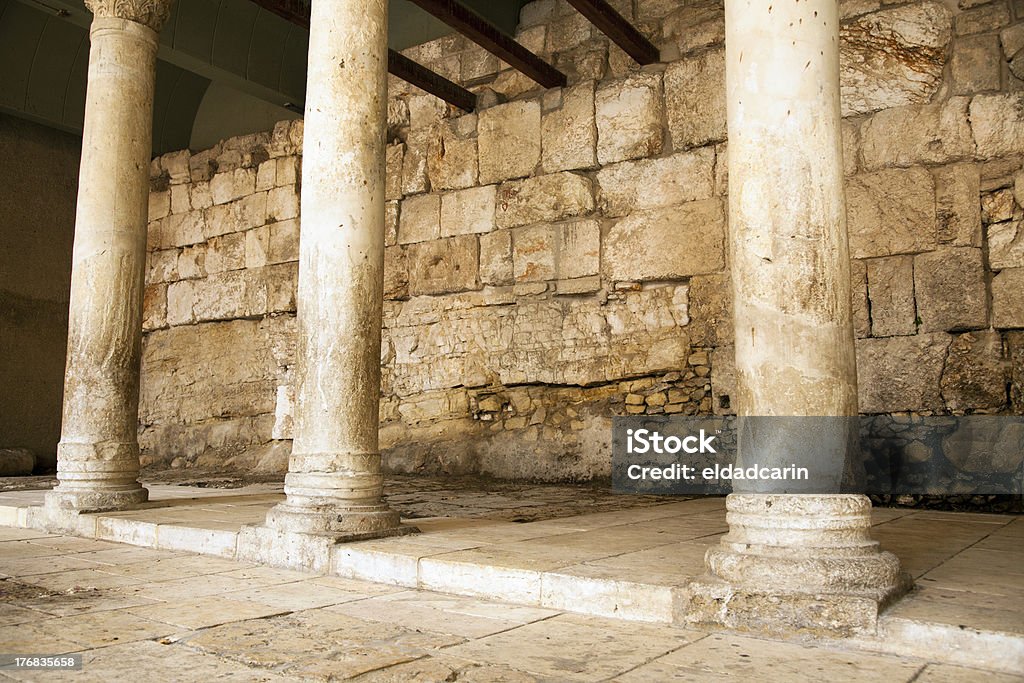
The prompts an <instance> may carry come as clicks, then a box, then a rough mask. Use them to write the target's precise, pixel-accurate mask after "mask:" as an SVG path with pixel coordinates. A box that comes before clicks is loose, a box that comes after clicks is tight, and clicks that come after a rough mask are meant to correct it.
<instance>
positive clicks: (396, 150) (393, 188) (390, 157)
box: [384, 143, 405, 201]
mask: <svg viewBox="0 0 1024 683" xmlns="http://www.w3.org/2000/svg"><path fill="white" fill-rule="evenodd" d="M386 160H387V161H386V169H387V170H386V173H387V182H386V185H385V189H384V196H385V198H386V199H387V200H388V201H391V200H396V199H401V198H402V165H403V163H404V162H405V145H403V144H402V143H398V144H397V145H388V147H387V152H386Z"/></svg>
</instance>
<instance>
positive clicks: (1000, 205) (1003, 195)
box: [981, 189, 1016, 223]
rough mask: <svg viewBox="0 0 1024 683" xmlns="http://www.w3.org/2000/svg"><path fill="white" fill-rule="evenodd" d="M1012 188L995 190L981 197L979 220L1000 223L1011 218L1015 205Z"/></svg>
mask: <svg viewBox="0 0 1024 683" xmlns="http://www.w3.org/2000/svg"><path fill="white" fill-rule="evenodd" d="M1014 201H1015V200H1014V198H1013V191H1012V190H1009V189H1007V190H997V191H995V192H989V193H987V194H985V195H982V197H981V220H982V221H983V222H985V223H1001V222H1002V221H1008V220H1010V219H1011V218H1013V214H1014V211H1015V210H1016V206H1015V203H1014Z"/></svg>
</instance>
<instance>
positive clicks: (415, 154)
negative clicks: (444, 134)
mask: <svg viewBox="0 0 1024 683" xmlns="http://www.w3.org/2000/svg"><path fill="white" fill-rule="evenodd" d="M434 135H435V133H434V131H431V130H426V131H423V130H417V131H410V132H409V135H408V136H407V137H406V148H405V155H404V156H403V157H402V194H406V195H409V194H419V193H420V192H426V191H427V190H429V189H430V180H429V179H428V177H427V154H428V152H429V149H430V146H431V145H432V144H433V140H434Z"/></svg>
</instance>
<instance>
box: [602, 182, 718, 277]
mask: <svg viewBox="0 0 1024 683" xmlns="http://www.w3.org/2000/svg"><path fill="white" fill-rule="evenodd" d="M603 258H604V264H603V266H604V272H605V275H607V277H609V278H611V279H612V280H626V281H629V280H677V279H681V278H687V277H690V276H692V275H700V274H704V273H714V272H717V271H719V270H722V268H724V267H725V212H724V211H723V208H722V202H721V200H719V199H707V200H704V201H699V202H690V203H688V204H683V205H681V206H676V207H672V208H667V209H655V210H652V211H641V212H636V213H634V214H632V215H630V216H628V217H626V218H623V219H622V220H620V221H619V222H618V223H616V224H615V225H614V226H612V227H611V228H610V229H609V231H608V235H607V237H606V238H605V244H604V257H603Z"/></svg>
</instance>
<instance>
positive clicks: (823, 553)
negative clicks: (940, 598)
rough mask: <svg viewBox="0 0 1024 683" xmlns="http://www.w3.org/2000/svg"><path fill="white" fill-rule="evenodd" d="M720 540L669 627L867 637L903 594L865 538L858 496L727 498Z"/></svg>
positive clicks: (903, 585) (890, 560) (890, 565)
mask: <svg viewBox="0 0 1024 683" xmlns="http://www.w3.org/2000/svg"><path fill="white" fill-rule="evenodd" d="M726 507H727V510H728V514H727V519H728V521H729V533H728V534H726V535H725V536H724V537H722V539H721V542H720V545H719V546H718V547H712V548H709V549H708V551H707V555H706V556H705V563H706V565H707V567H708V573H707V574H706V575H705V576H704V577H701V578H699V579H696V580H694V581H692V582H691V583H690V584H689V586H688V590H687V591H686V592H685V595H684V597H683V599H682V600H681V601H680V604H679V605H678V608H677V619H678V620H679V621H681V622H686V623H689V624H694V625H699V624H707V625H717V626H724V627H726V628H732V629H747V630H755V631H762V632H770V633H792V632H797V631H799V632H813V633H821V634H829V635H850V634H853V633H865V632H873V631H874V629H875V626H876V623H877V620H878V615H879V613H880V612H881V611H882V610H883V609H885V607H886V606H888V605H889V604H891V603H892V602H894V601H895V600H897V599H898V598H899V597H900V596H902V595H903V594H905V593H906V592H907V591H908V590H910V588H911V587H912V586H913V581H912V579H911V578H910V576H909V575H908V574H906V572H904V571H903V570H902V569H901V568H900V562H899V559H898V558H897V557H896V556H895V555H893V554H892V553H888V552H881V551H880V550H879V548H878V543H877V542H876V541H873V540H871V538H870V534H869V530H870V527H871V502H870V501H869V500H868V499H867V498H866V497H865V496H859V495H811V494H805V495H794V494H787V495H781V494H733V495H730V496H729V497H728V499H727V502H726Z"/></svg>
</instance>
